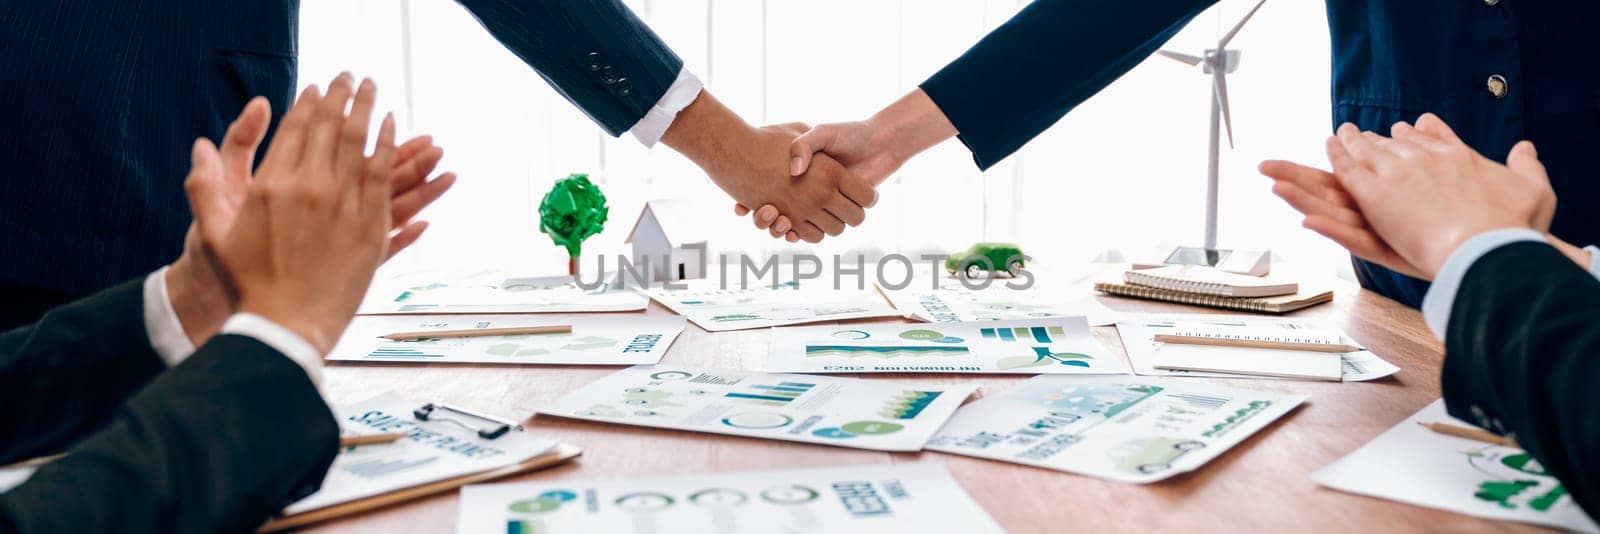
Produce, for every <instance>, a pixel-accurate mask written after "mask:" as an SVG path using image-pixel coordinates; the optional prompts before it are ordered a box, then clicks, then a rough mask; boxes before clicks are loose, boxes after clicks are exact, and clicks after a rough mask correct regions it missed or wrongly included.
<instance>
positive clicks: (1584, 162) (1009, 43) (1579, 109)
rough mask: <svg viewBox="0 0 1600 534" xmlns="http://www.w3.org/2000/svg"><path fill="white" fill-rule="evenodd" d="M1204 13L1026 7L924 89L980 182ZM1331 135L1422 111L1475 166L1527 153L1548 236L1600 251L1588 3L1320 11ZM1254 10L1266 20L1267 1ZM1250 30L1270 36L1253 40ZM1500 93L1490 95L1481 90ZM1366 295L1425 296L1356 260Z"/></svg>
mask: <svg viewBox="0 0 1600 534" xmlns="http://www.w3.org/2000/svg"><path fill="white" fill-rule="evenodd" d="M1213 3H1214V0H1141V1H1138V2H1126V1H1112V0H1035V1H1034V2H1033V3H1032V4H1030V5H1028V7H1026V8H1024V9H1023V10H1022V12H1021V13H1019V14H1018V15H1017V16H1016V17H1013V18H1012V19H1011V20H1010V21H1008V22H1007V23H1006V24H1004V25H1003V26H1001V27H999V28H997V29H995V31H994V32H992V33H990V34H989V35H988V36H987V37H985V38H984V39H983V40H982V41H981V42H979V43H978V44H977V45H976V46H974V47H973V48H972V49H971V50H968V51H967V52H966V53H965V54H964V55H962V56H961V57H960V58H959V59H957V60H956V61H955V62H953V63H951V64H950V65H948V66H946V67H945V68H944V69H943V70H940V71H939V72H938V73H936V74H934V75H933V77H932V78H929V79H928V80H927V81H926V82H923V84H922V89H923V90H924V91H926V92H927V93H928V96H930V97H931V98H932V99H933V101H934V102H935V103H937V104H938V106H939V109H940V110H942V111H943V112H944V114H945V115H946V116H947V117H949V118H950V120H951V122H952V123H954V124H955V126H956V128H957V130H959V131H960V132H961V134H960V139H961V141H962V142H964V143H966V145H967V147H968V148H970V149H971V150H972V153H973V156H974V157H975V159H976V160H977V162H978V165H979V167H982V168H988V167H989V166H991V165H993V164H995V163H996V162H998V161H1000V160H1001V159H1004V158H1005V157H1006V156H1008V155H1010V154H1011V153H1012V152H1014V151H1016V150H1017V149H1018V148H1020V147H1021V146H1022V145H1023V144H1025V143H1027V142H1028V140H1030V139H1033V137H1034V136H1036V135H1038V134H1039V132H1041V131H1043V130H1044V129H1045V128H1048V127H1050V125H1052V124H1054V123H1055V122H1056V121H1057V120H1059V119H1060V118H1061V117H1062V116H1063V115H1065V114H1066V113H1067V112H1068V111H1071V110H1072V108H1073V107H1075V106H1077V105H1078V104H1079V103H1081V102H1083V101H1084V100H1086V99H1088V98H1089V97H1090V96H1093V95H1094V94H1095V93H1096V92H1098V91H1100V90H1101V89H1103V88H1104V87H1105V86H1106V85H1108V84H1110V83H1111V82H1112V81H1113V80H1115V79H1117V77H1119V76H1121V75H1122V74H1123V73H1124V72H1126V71H1127V70H1128V69H1130V68H1132V67H1133V66H1134V65H1135V64H1138V62H1139V61H1141V60H1143V59H1144V58H1145V57H1148V56H1149V55H1150V54H1151V53H1152V52H1154V51H1155V50H1156V49H1157V48H1158V47H1159V46H1160V45H1161V44H1162V43H1164V42H1166V41H1167V40H1168V39H1170V38H1171V37H1172V35H1173V34H1175V33H1177V31H1178V30H1179V29H1181V28H1182V27H1183V26H1184V25H1185V24H1187V23H1188V21H1189V20H1191V19H1192V18H1194V16H1195V15H1198V14H1199V13H1200V12H1201V11H1204V10H1205V9H1206V8H1207V7H1209V6H1210V5H1211V4H1213ZM1327 7H1328V27H1329V28H1328V29H1329V33H1330V34H1331V37H1332V40H1333V46H1332V48H1333V121H1332V124H1333V125H1335V126H1337V125H1338V124H1341V123H1344V122H1353V123H1355V124H1356V125H1357V126H1360V127H1361V128H1362V129H1364V130H1372V131H1376V132H1379V133H1384V134H1387V133H1388V131H1389V126H1390V125H1392V124H1394V123H1395V122H1398V121H1412V120H1415V119H1416V118H1417V117H1418V116H1419V115H1421V114H1422V113H1424V112H1430V111H1431V112H1433V113H1436V114H1438V115H1439V116H1440V117H1442V118H1443V119H1444V120H1445V121H1446V122H1449V123H1450V125H1451V126H1453V127H1454V128H1455V130H1456V132H1457V133H1458V134H1459V135H1460V136H1461V138H1462V139H1463V140H1464V141H1466V143H1467V144H1469V145H1471V146H1472V147H1473V148H1475V149H1477V150H1478V151H1479V152H1482V153H1483V154H1484V155H1485V156H1487V157H1490V158H1495V159H1498V160H1502V161H1503V160H1504V158H1505V156H1506V153H1507V152H1509V151H1510V150H1511V146H1512V145H1514V144H1516V142H1517V141H1519V140H1522V139H1530V140H1532V141H1533V142H1534V143H1535V144H1537V145H1538V148H1539V157H1540V159H1541V160H1543V161H1544V164H1545V167H1546V168H1547V169H1548V170H1549V172H1550V181H1551V185H1553V186H1554V187H1555V191H1556V194H1557V196H1558V198H1559V199H1560V206H1559V208H1558V209H1557V211H1556V217H1555V222H1554V224H1553V225H1552V227H1551V231H1552V233H1554V234H1555V235H1556V236H1557V237H1560V238H1562V239H1565V240H1567V241H1569V242H1573V243H1577V244H1580V245H1582V244H1592V243H1600V219H1597V218H1596V217H1595V216H1594V215H1593V213H1594V212H1595V210H1596V208H1600V183H1597V182H1596V180H1595V178H1594V176H1593V174H1594V171H1593V170H1592V158H1589V157H1588V156H1587V154H1589V153H1590V152H1591V151H1593V150H1595V149H1597V148H1600V41H1596V40H1595V39H1594V37H1593V34H1592V30H1591V28H1592V26H1593V24H1594V22H1595V21H1597V20H1600V3H1597V2H1594V1H1592V0H1497V1H1492V2H1486V1H1484V0H1327ZM1263 9H1272V5H1271V4H1270V3H1269V4H1268V5H1267V6H1266V7H1265V8H1263ZM1246 31H1256V32H1266V33H1271V32H1272V31H1273V28H1270V27H1262V26H1257V27H1253V28H1251V29H1249V30H1246ZM1497 75H1498V76H1501V77H1503V78H1504V79H1505V80H1506V82H1507V83H1506V86H1507V87H1508V88H1509V91H1507V92H1505V93H1504V94H1503V95H1500V96H1496V95H1495V94H1493V93H1491V92H1490V91H1489V89H1488V80H1489V78H1490V77H1491V76H1497ZM1356 272H1357V275H1358V276H1360V278H1361V281H1362V283H1363V285H1365V286H1367V287H1368V288H1371V289H1374V290H1376V291H1378V292H1380V293H1383V294H1385V295H1388V296H1390V297H1393V298H1395V299H1396V300H1399V301H1401V302H1405V303H1407V304H1409V305H1411V306H1413V307H1415V306H1418V305H1419V304H1420V303H1421V301H1422V296H1423V295H1424V294H1425V293H1426V291H1427V284H1426V283H1425V282H1422V281H1419V280H1414V279H1411V278H1407V277H1405V276H1402V275H1399V274H1396V273H1393V272H1391V271H1388V270H1386V269H1383V268H1382V267H1379V266H1377V265H1372V264H1368V263H1366V262H1361V261H1357V262H1356Z"/></svg>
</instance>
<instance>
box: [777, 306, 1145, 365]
mask: <svg viewBox="0 0 1600 534" xmlns="http://www.w3.org/2000/svg"><path fill="white" fill-rule="evenodd" d="M766 368H767V370H768V371H782V372H799V373H1012V374H1127V373H1128V365H1127V363H1126V362H1124V361H1123V359H1122V357H1120V356H1118V355H1116V354H1113V353H1112V352H1111V351H1108V350H1106V349H1105V348H1104V347H1102V346H1100V344H1099V343H1098V342H1096V341H1095V340H1094V337H1093V336H1092V335H1091V334H1090V333H1089V325H1088V323H1087V322H1086V321H1085V320H1084V318H1083V317H1057V318H1046V319H1032V320H1022V321H982V322H967V323H933V324H852V325H840V326H808V327H781V328H773V329H772V335H771V348H770V350H768V352H767V365H766Z"/></svg>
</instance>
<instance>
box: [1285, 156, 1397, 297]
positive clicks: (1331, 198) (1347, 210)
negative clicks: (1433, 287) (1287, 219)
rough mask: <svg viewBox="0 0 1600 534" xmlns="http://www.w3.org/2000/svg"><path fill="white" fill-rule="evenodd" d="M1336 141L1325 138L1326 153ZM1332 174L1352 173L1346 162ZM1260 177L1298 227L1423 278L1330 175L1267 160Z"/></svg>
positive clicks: (1338, 165) (1334, 177)
mask: <svg viewBox="0 0 1600 534" xmlns="http://www.w3.org/2000/svg"><path fill="white" fill-rule="evenodd" d="M1338 143H1339V140H1338V138H1333V137H1330V138H1328V144H1329V147H1328V153H1329V155H1330V157H1331V156H1332V154H1333V153H1334V147H1333V146H1332V145H1335V144H1338ZM1333 164H1334V165H1333V169H1334V172H1335V173H1336V172H1351V169H1350V168H1349V165H1350V164H1351V163H1350V161H1349V160H1348V159H1340V160H1338V161H1334V162H1333ZM1260 171H1261V174H1264V175H1266V176H1268V177H1270V178H1272V179H1273V181H1274V183H1273V184H1272V192H1273V193H1274V194H1277V195H1278V196H1279V197H1282V198H1283V199H1284V200H1285V201H1288V203H1289V205H1290V206H1292V207H1294V209H1295V210H1298V211H1299V212H1300V213H1301V214H1303V215H1305V218H1304V219H1303V220H1302V221H1301V225H1302V226H1304V227H1306V228H1307V229H1310V230H1311V231H1313V232H1316V233H1319V234H1322V235H1323V236H1325V237H1327V238H1328V239H1332V240H1333V241H1334V242H1335V243H1338V244H1339V245H1340V246H1342V247H1344V248H1346V249H1348V250H1349V251H1350V253H1351V254H1354V255H1355V256H1356V257H1359V258H1364V259H1366V260H1368V261H1371V262H1374V263H1378V264H1381V265H1384V266H1386V267H1388V268H1389V269H1390V270H1393V271H1395V272H1397V273H1400V274H1404V275H1406V276H1410V277H1412V278H1424V277H1425V276H1426V275H1424V274H1423V273H1422V269H1419V268H1417V267H1416V266H1415V265H1412V264H1411V262H1410V261H1407V260H1406V259H1405V258H1403V257H1401V256H1400V253H1398V252H1395V251H1394V249H1393V248H1391V247H1390V246H1389V243H1387V242H1385V241H1384V240H1383V238H1381V237H1378V233H1377V231H1375V230H1373V229H1372V225H1371V224H1370V223H1368V222H1367V219H1366V217H1365V216H1363V215H1362V214H1361V211H1360V210H1359V209H1358V208H1357V207H1356V202H1355V199H1352V198H1350V194H1349V193H1347V192H1346V191H1345V190H1344V186H1342V185H1340V184H1339V179H1338V177H1336V176H1335V175H1334V174H1333V173H1329V172H1327V171H1323V170H1320V169H1316V168H1312V167H1307V166H1305V165H1300V164H1298V163H1291V162H1288V161H1281V160H1270V161H1265V162H1262V163H1261V167H1260Z"/></svg>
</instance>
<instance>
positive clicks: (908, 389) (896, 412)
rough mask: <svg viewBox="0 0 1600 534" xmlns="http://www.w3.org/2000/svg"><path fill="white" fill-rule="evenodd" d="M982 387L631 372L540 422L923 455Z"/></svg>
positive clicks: (671, 369)
mask: <svg viewBox="0 0 1600 534" xmlns="http://www.w3.org/2000/svg"><path fill="white" fill-rule="evenodd" d="M976 389H977V387H976V386H971V385H961V386H946V385H933V384H917V383H910V382H899V381H888V380H860V379H854V378H833V377H825V376H812V375H780V374H765V373H745V372H740V371H724V370H707V369H697V368H688V367H675V366H654V367H645V366H639V367H631V368H628V369H624V370H622V371H618V372H617V373H615V374H612V375H610V376H607V377H605V378H602V379H600V380H599V381H596V382H594V383H592V384H589V385H587V386H584V387H583V388H580V389H578V390H577V391H574V392H572V393H569V394H567V396H565V397H562V398H561V399H560V400H558V401H556V403H555V405H554V406H551V407H549V408H545V409H542V410H539V413H541V414H548V415H556V416H561V417H570V418H575V419H587V420H590V421H601V422H606V423H617V424H624V425H638V426H648V427H655V428H670V429H675V430H690V431H695V432H711V433H714V434H730V435H735V436H749V437H756V438H765V439H776V440H783V441H801V442H806V443H818V444H823V445H835V446H840V447H855V448H861V449H874V450H882V451H915V450H921V449H922V444H924V443H927V441H928V438H929V437H931V436H933V433H934V432H936V431H938V430H939V426H940V425H943V424H944V422H945V421H946V420H948V419H949V418H950V414H952V413H955V411H956V408H957V407H959V406H961V403H962V401H965V400H966V399H967V397H968V396H970V395H972V392H973V391H975V390H976Z"/></svg>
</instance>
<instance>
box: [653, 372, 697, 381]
mask: <svg viewBox="0 0 1600 534" xmlns="http://www.w3.org/2000/svg"><path fill="white" fill-rule="evenodd" d="M692 376H694V375H693V374H690V373H685V372H683V371H661V372H659V373H651V374H650V378H653V379H656V380H683V379H685V378H689V377H692Z"/></svg>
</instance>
